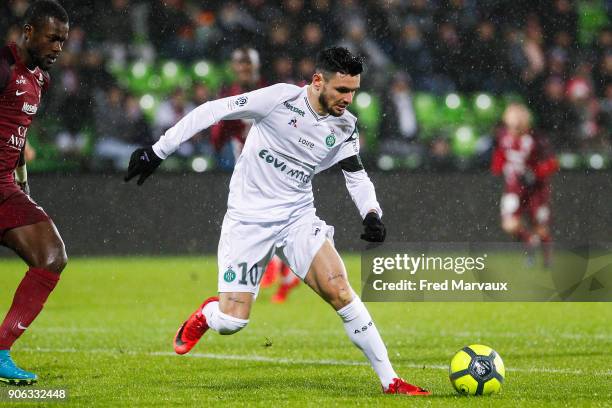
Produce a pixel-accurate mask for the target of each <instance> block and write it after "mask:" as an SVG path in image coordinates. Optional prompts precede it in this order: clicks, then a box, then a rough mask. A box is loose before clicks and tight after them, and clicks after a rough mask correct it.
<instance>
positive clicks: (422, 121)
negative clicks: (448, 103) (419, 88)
mask: <svg viewBox="0 0 612 408" xmlns="http://www.w3.org/2000/svg"><path fill="white" fill-rule="evenodd" d="M413 105H414V111H415V114H416V118H417V122H418V124H419V128H420V129H421V138H424V139H428V138H430V137H431V136H432V135H433V134H434V133H435V131H436V130H438V129H439V128H440V127H441V126H442V122H443V121H442V114H441V112H440V111H441V107H440V101H439V99H438V98H437V97H436V96H435V95H433V94H429V93H422V92H417V93H415V94H414V96H413Z"/></svg>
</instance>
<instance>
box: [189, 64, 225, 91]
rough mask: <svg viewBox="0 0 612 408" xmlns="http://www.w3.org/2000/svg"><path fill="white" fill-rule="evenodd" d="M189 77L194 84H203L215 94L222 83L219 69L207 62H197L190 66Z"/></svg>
mask: <svg viewBox="0 0 612 408" xmlns="http://www.w3.org/2000/svg"><path fill="white" fill-rule="evenodd" d="M191 75H192V79H193V81H194V82H203V83H204V84H206V86H207V87H208V88H209V89H210V90H211V91H213V92H216V91H217V90H218V89H219V87H220V86H221V85H222V84H223V82H224V74H223V71H222V70H221V69H219V68H218V67H217V66H215V65H214V64H213V63H212V62H210V61H207V60H199V61H196V62H194V63H193V64H192V66H191Z"/></svg>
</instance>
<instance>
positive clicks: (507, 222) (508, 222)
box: [502, 218, 519, 235]
mask: <svg viewBox="0 0 612 408" xmlns="http://www.w3.org/2000/svg"><path fill="white" fill-rule="evenodd" d="M502 229H503V230H504V232H506V233H507V234H511V235H514V234H516V233H517V232H518V230H519V222H518V221H517V220H515V219H514V218H506V219H504V220H502Z"/></svg>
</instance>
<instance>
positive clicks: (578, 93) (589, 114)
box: [566, 76, 608, 151]
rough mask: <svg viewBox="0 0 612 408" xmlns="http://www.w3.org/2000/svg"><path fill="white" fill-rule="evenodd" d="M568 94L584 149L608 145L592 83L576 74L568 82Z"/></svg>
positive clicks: (579, 140) (581, 146)
mask: <svg viewBox="0 0 612 408" xmlns="http://www.w3.org/2000/svg"><path fill="white" fill-rule="evenodd" d="M566 92H567V96H568V99H569V101H570V104H571V107H572V110H573V113H574V115H575V117H576V119H577V122H576V124H577V129H576V135H577V139H578V144H579V146H580V148H581V149H582V150H586V151H588V150H593V149H600V148H603V147H606V145H607V142H608V140H607V138H606V137H602V134H601V133H602V132H601V131H602V129H601V128H600V126H599V125H600V123H599V103H598V101H597V99H596V98H595V97H594V95H593V90H592V88H591V84H590V83H589V82H588V80H587V79H586V78H584V77H580V76H575V77H573V78H572V79H570V80H569V81H568V83H567V90H566Z"/></svg>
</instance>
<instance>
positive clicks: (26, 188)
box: [16, 180, 30, 196]
mask: <svg viewBox="0 0 612 408" xmlns="http://www.w3.org/2000/svg"><path fill="white" fill-rule="evenodd" d="M16 184H17V185H18V186H19V188H20V189H21V191H23V192H24V193H25V195H27V196H29V195H30V184H28V182H27V180H26V181H24V182H23V183H20V182H16Z"/></svg>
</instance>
